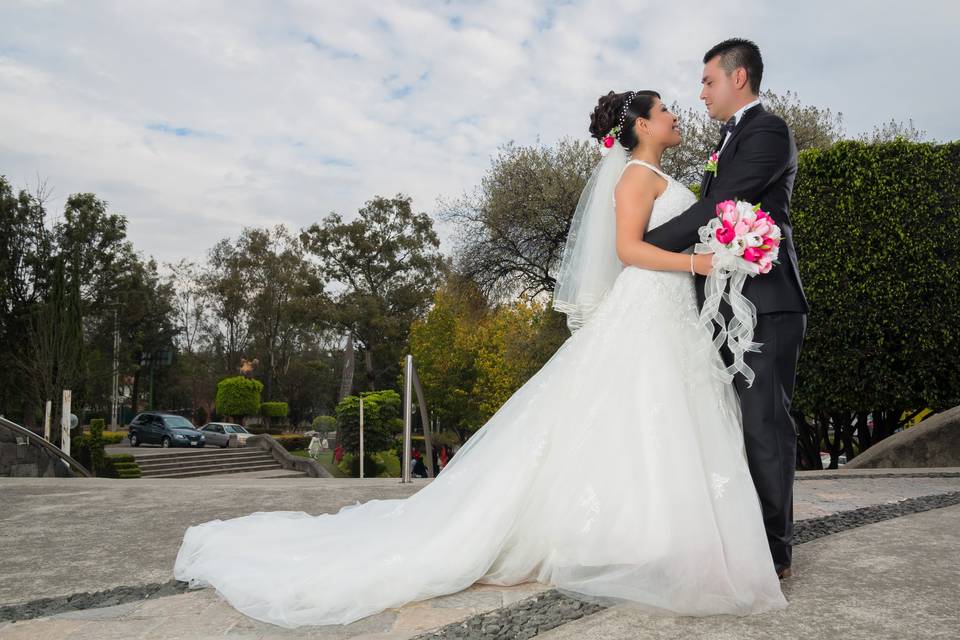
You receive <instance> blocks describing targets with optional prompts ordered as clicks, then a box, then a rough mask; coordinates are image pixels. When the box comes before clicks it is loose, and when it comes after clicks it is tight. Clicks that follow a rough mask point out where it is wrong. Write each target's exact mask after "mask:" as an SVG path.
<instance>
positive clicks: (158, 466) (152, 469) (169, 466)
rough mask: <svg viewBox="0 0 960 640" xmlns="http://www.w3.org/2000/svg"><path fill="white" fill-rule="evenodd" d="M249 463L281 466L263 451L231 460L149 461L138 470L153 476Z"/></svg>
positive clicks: (230, 467)
mask: <svg viewBox="0 0 960 640" xmlns="http://www.w3.org/2000/svg"><path fill="white" fill-rule="evenodd" d="M251 464H270V465H273V466H274V467H276V468H278V469H279V468H281V467H280V463H278V462H277V461H276V460H274V459H273V456H271V455H270V454H269V453H266V452H264V455H262V456H256V457H253V456H251V457H247V458H242V459H233V460H200V461H193V460H175V461H171V462H163V463H159V462H157V463H151V464H149V465H141V466H140V471H141V473H142V474H143V475H145V476H150V477H155V476H156V475H157V474H161V473H176V472H179V471H193V470H201V469H202V470H213V469H233V468H235V467H245V466H249V465H251Z"/></svg>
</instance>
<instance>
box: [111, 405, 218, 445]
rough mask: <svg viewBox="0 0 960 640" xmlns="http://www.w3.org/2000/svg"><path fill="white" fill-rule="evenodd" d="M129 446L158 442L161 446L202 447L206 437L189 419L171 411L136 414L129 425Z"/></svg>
mask: <svg viewBox="0 0 960 640" xmlns="http://www.w3.org/2000/svg"><path fill="white" fill-rule="evenodd" d="M129 430H130V433H129V438H130V446H133V447H139V446H140V445H141V444H158V445H160V446H161V447H202V446H204V444H205V443H206V438H204V436H203V434H202V433H200V432H199V431H198V430H197V428H196V427H194V426H193V424H191V423H190V421H189V420H187V419H186V418H184V417H183V416H178V415H175V414H172V413H158V412H153V411H151V412H147V413H141V414H138V415H137V417H135V418H134V419H133V421H132V422H131V423H130V427H129Z"/></svg>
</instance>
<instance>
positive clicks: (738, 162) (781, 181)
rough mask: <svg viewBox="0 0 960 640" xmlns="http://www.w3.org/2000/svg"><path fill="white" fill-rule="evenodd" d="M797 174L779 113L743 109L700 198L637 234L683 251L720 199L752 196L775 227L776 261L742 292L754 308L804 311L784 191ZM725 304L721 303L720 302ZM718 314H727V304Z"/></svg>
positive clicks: (700, 295) (699, 285) (758, 108)
mask: <svg viewBox="0 0 960 640" xmlns="http://www.w3.org/2000/svg"><path fill="white" fill-rule="evenodd" d="M796 175H797V145H796V143H795V142H794V139H793V132H791V131H790V128H789V127H788V126H787V123H786V122H784V121H783V120H782V119H781V118H780V117H778V116H776V115H774V114H772V113H770V112H768V111H766V110H765V109H764V108H763V106H762V105H759V104H758V105H756V106H754V107H751V108H750V109H747V110H746V111H745V112H744V113H743V115H742V116H741V118H740V121H739V122H738V123H737V126H736V128H735V129H734V130H733V132H732V133H731V134H730V139H729V140H727V144H726V146H725V147H723V151H722V152H721V154H720V160H719V162H718V166H717V174H716V177H714V175H713V174H712V173H710V172H707V171H704V173H703V180H702V181H701V183H700V199H699V200H698V201H697V202H696V204H694V205H692V206H691V207H690V208H689V209H687V210H686V211H684V212H683V213H681V214H680V215H678V216H676V217H674V218H673V219H672V220H669V221H667V222H665V223H663V224H662V225H660V226H658V227H656V228H654V229H651V230H649V231H647V232H646V233H645V234H644V236H643V239H644V240H645V241H647V242H649V243H650V244H653V245H655V246H657V247H660V248H661V249H666V250H668V251H683V250H684V249H687V248H688V247H691V246H693V245H694V244H696V243H697V242H699V240H700V238H699V235H698V233H697V231H698V229H699V228H700V227H701V226H703V225H705V224H706V223H707V222H708V221H709V220H710V219H711V218H713V217H714V216H715V215H716V206H717V203H718V202H722V201H723V200H746V201H748V202H751V203H753V204H757V203H758V202H759V203H760V204H761V206H762V208H763V210H764V211H768V212H769V213H770V215H771V216H772V217H773V219H774V221H775V222H776V223H777V225H778V226H779V227H780V230H781V232H782V234H783V239H782V241H781V243H780V258H779V260H780V264H779V265H774V267H773V269H771V270H770V272H769V273H766V274H762V275H758V276H755V277H753V278H747V281H746V283H745V284H744V285H743V295H744V296H746V297H747V299H748V300H750V301H751V302H753V304H754V305H756V307H757V313H758V314H762V313H773V312H777V311H795V312H800V313H807V312H808V311H809V306H808V305H807V299H806V296H805V295H804V293H803V286H802V284H801V282H800V272H799V270H798V268H797V253H796V251H795V250H794V248H793V226H792V225H791V223H790V196H791V195H792V193H793V181H794V178H795V177H796ZM705 282H706V278H705V277H704V276H699V275H698V276H697V277H696V287H697V302H698V303H699V305H700V306H703V300H704V294H703V288H704V283H705ZM722 306H723V307H726V304H725V303H724V305H722ZM724 312H725V313H724V315H727V316H728V317H729V313H728V310H727V309H724Z"/></svg>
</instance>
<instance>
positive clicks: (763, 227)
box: [752, 218, 770, 236]
mask: <svg viewBox="0 0 960 640" xmlns="http://www.w3.org/2000/svg"><path fill="white" fill-rule="evenodd" d="M752 231H753V232H754V233H759V234H760V235H762V236H765V235H767V234H768V233H770V225H769V224H767V221H766V220H765V219H760V218H757V221H756V222H755V223H754V225H753V229H752Z"/></svg>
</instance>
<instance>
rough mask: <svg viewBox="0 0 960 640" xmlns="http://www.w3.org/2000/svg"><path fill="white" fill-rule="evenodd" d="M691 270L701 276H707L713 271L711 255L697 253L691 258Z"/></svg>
mask: <svg viewBox="0 0 960 640" xmlns="http://www.w3.org/2000/svg"><path fill="white" fill-rule="evenodd" d="M693 269H694V271H696V272H697V273H699V274H700V275H701V276H708V275H710V272H711V271H713V254H712V253H698V254H697V255H695V256H693Z"/></svg>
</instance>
